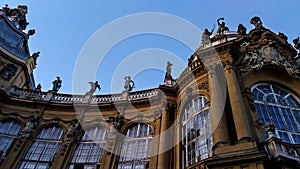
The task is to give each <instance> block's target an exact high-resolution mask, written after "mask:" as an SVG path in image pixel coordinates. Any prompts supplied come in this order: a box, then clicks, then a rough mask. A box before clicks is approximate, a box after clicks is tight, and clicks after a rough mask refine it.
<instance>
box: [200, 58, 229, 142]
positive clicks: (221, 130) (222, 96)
mask: <svg viewBox="0 0 300 169" xmlns="http://www.w3.org/2000/svg"><path fill="white" fill-rule="evenodd" d="M204 61H205V62H204V65H205V68H206V70H207V73H208V76H209V94H210V105H209V114H210V122H211V129H212V132H213V145H214V146H219V145H223V144H228V142H229V135H228V129H227V123H226V114H225V113H224V108H225V103H226V93H227V91H226V79H225V76H224V71H223V67H222V64H221V61H220V59H219V58H218V57H210V58H206V59H205V60H204Z"/></svg>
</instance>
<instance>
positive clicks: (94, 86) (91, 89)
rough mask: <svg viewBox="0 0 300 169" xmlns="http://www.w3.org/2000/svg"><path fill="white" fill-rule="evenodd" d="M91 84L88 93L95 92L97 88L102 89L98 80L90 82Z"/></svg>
mask: <svg viewBox="0 0 300 169" xmlns="http://www.w3.org/2000/svg"><path fill="white" fill-rule="evenodd" d="M89 84H90V85H91V88H90V90H89V91H88V92H86V95H92V94H94V93H95V91H96V90H97V89H98V90H101V87H100V85H99V84H98V81H96V82H95V83H94V82H89Z"/></svg>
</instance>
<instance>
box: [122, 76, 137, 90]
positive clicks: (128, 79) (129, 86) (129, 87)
mask: <svg viewBox="0 0 300 169" xmlns="http://www.w3.org/2000/svg"><path fill="white" fill-rule="evenodd" d="M134 87H135V84H134V82H133V81H132V80H131V77H130V76H126V77H125V85H124V91H127V92H131V91H132V89H133V88H134Z"/></svg>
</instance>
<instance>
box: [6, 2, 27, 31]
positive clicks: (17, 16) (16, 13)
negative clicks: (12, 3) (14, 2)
mask: <svg viewBox="0 0 300 169" xmlns="http://www.w3.org/2000/svg"><path fill="white" fill-rule="evenodd" d="M3 9H4V12H5V14H6V16H7V17H9V19H10V21H11V22H12V24H13V25H14V26H16V27H17V28H18V29H21V30H25V29H26V27H27V25H28V24H29V23H28V22H27V20H26V14H27V6H25V5H19V6H18V7H17V8H15V9H10V8H9V7H8V6H5V7H4V8H3Z"/></svg>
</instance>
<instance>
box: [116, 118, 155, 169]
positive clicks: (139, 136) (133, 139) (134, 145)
mask: <svg viewBox="0 0 300 169" xmlns="http://www.w3.org/2000/svg"><path fill="white" fill-rule="evenodd" d="M151 142H152V129H151V127H150V126H149V125H146V124H136V125H134V126H132V127H131V128H129V129H128V131H127V133H126V137H125V139H124V141H123V143H122V146H121V154H120V157H119V160H118V167H117V168H118V169H130V168H136V169H147V168H149V161H150V148H151Z"/></svg>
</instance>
